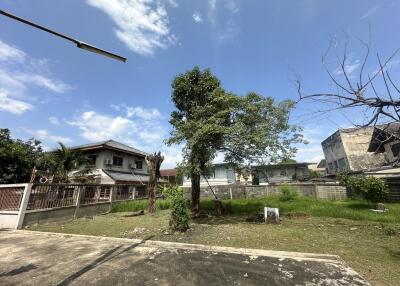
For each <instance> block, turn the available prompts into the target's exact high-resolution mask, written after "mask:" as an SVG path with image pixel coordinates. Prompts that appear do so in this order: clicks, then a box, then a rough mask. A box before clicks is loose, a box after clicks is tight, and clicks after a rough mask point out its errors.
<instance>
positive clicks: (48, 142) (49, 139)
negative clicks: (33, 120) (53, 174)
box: [19, 127, 72, 150]
mask: <svg viewBox="0 0 400 286" xmlns="http://www.w3.org/2000/svg"><path fill="white" fill-rule="evenodd" d="M19 129H20V130H22V131H23V132H25V133H27V134H29V135H30V136H31V137H33V138H35V139H39V140H40V141H41V142H42V143H44V145H42V146H43V147H44V149H45V150H51V147H49V146H55V145H56V143H58V142H61V143H64V144H69V143H71V142H72V139H71V138H69V137H65V136H59V135H54V134H51V133H50V131H48V130H46V129H38V130H32V129H28V128H23V127H20V128H19Z"/></svg>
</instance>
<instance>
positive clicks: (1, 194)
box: [0, 185, 25, 211]
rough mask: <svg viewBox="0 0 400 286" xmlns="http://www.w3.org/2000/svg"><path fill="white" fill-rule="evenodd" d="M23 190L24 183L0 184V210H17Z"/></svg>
mask: <svg viewBox="0 0 400 286" xmlns="http://www.w3.org/2000/svg"><path fill="white" fill-rule="evenodd" d="M24 190H25V186H24V185H13V186H8V185H3V186H0V211H18V210H19V208H20V205H21V201H22V197H23V195H24Z"/></svg>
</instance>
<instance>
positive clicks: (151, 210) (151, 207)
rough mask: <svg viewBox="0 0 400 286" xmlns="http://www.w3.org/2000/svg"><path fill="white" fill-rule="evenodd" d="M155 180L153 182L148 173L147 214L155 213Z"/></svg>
mask: <svg viewBox="0 0 400 286" xmlns="http://www.w3.org/2000/svg"><path fill="white" fill-rule="evenodd" d="M156 184H157V179H155V180H154V177H153V176H152V173H150V179H149V184H148V185H147V192H148V194H149V213H154V212H156V192H155V188H156Z"/></svg>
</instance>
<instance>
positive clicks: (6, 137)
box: [0, 129, 43, 184]
mask: <svg viewBox="0 0 400 286" xmlns="http://www.w3.org/2000/svg"><path fill="white" fill-rule="evenodd" d="M42 155H43V152H42V147H41V145H40V141H37V140H34V139H30V140H28V141H26V142H24V141H22V140H15V139H11V137H10V130H8V129H0V183H2V184H11V183H27V182H29V179H30V176H31V173H32V169H33V167H34V166H35V163H36V161H37V160H38V159H39V158H40V157H41V156H42Z"/></svg>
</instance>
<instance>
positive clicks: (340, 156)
mask: <svg viewBox="0 0 400 286" xmlns="http://www.w3.org/2000/svg"><path fill="white" fill-rule="evenodd" d="M373 132H374V127H363V128H346V129H339V130H338V131H336V132H335V133H333V134H332V135H331V136H329V137H328V138H326V139H325V140H324V141H322V143H321V145H322V150H323V152H324V156H325V160H326V172H327V174H328V175H334V174H336V173H338V172H340V171H351V172H354V171H361V170H368V169H371V168H376V167H380V166H384V165H385V164H387V160H386V158H385V155H384V154H382V153H374V152H368V149H369V145H370V142H371V139H372V134H373Z"/></svg>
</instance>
